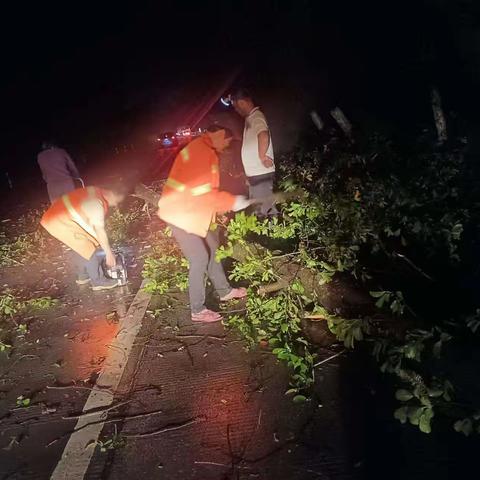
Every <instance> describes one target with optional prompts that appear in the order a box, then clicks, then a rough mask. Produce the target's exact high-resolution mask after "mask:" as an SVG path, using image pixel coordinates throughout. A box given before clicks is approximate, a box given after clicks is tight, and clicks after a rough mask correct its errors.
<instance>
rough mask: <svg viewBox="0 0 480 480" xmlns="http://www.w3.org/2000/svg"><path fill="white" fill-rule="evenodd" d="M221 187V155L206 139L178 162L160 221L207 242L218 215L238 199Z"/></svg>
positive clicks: (182, 154) (186, 150)
mask: <svg viewBox="0 0 480 480" xmlns="http://www.w3.org/2000/svg"><path fill="white" fill-rule="evenodd" d="M219 185H220V175H219V168H218V157H217V154H216V152H215V150H214V149H213V147H212V143H211V141H210V139H209V138H208V136H207V135H202V136H201V137H199V138H196V139H195V140H193V141H192V142H190V143H189V144H188V145H187V146H186V147H185V148H184V149H182V150H181V151H180V153H179V154H178V155H177V157H176V158H175V161H174V163H173V166H172V169H171V170H170V174H169V176H168V179H167V181H166V183H165V186H164V188H163V192H162V197H161V198H160V201H159V202H158V215H159V217H160V218H161V219H162V220H164V221H165V222H167V223H169V224H171V225H175V226H176V227H178V228H181V229H182V230H185V231H186V232H188V233H193V234H195V235H198V236H200V237H203V238H205V237H206V236H207V233H208V230H209V228H210V224H211V222H212V220H213V219H214V217H215V214H216V213H217V212H225V211H228V210H230V209H231V208H232V206H233V204H234V202H235V196H234V195H232V194H230V193H228V192H222V191H219V189H218V188H219Z"/></svg>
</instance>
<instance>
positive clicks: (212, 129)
mask: <svg viewBox="0 0 480 480" xmlns="http://www.w3.org/2000/svg"><path fill="white" fill-rule="evenodd" d="M220 130H224V131H225V138H231V137H233V136H234V135H233V132H232V130H231V129H230V128H228V127H224V126H223V125H218V124H216V123H213V124H212V125H210V126H209V127H207V132H210V133H215V132H219V131H220Z"/></svg>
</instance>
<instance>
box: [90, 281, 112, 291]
mask: <svg viewBox="0 0 480 480" xmlns="http://www.w3.org/2000/svg"><path fill="white" fill-rule="evenodd" d="M115 287H118V282H117V280H113V279H111V278H101V279H99V280H97V281H96V282H92V290H95V291H97V290H109V289H111V288H115Z"/></svg>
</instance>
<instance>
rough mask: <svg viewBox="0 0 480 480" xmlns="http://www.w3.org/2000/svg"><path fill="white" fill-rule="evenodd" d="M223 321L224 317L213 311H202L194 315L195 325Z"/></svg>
mask: <svg viewBox="0 0 480 480" xmlns="http://www.w3.org/2000/svg"><path fill="white" fill-rule="evenodd" d="M220 320H222V316H221V315H220V314H219V313H217V312H212V310H208V308H206V309H205V310H202V311H201V312H199V313H192V322H195V323H214V322H219V321H220Z"/></svg>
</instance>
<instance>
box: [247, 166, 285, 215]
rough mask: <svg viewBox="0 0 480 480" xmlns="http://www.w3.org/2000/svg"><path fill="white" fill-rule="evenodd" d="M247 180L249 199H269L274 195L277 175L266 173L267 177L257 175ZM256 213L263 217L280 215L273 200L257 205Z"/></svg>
mask: <svg viewBox="0 0 480 480" xmlns="http://www.w3.org/2000/svg"><path fill="white" fill-rule="evenodd" d="M247 178H248V183H249V187H248V197H249V198H267V197H270V196H271V195H272V192H273V181H274V179H275V173H266V174H265V175H256V176H255V177H247ZM254 211H255V213H257V214H260V215H263V216H267V215H276V214H277V213H278V210H277V208H276V207H275V204H274V202H273V198H272V199H271V200H270V199H267V201H265V202H262V203H259V204H257V205H256V206H255V207H254Z"/></svg>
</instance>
